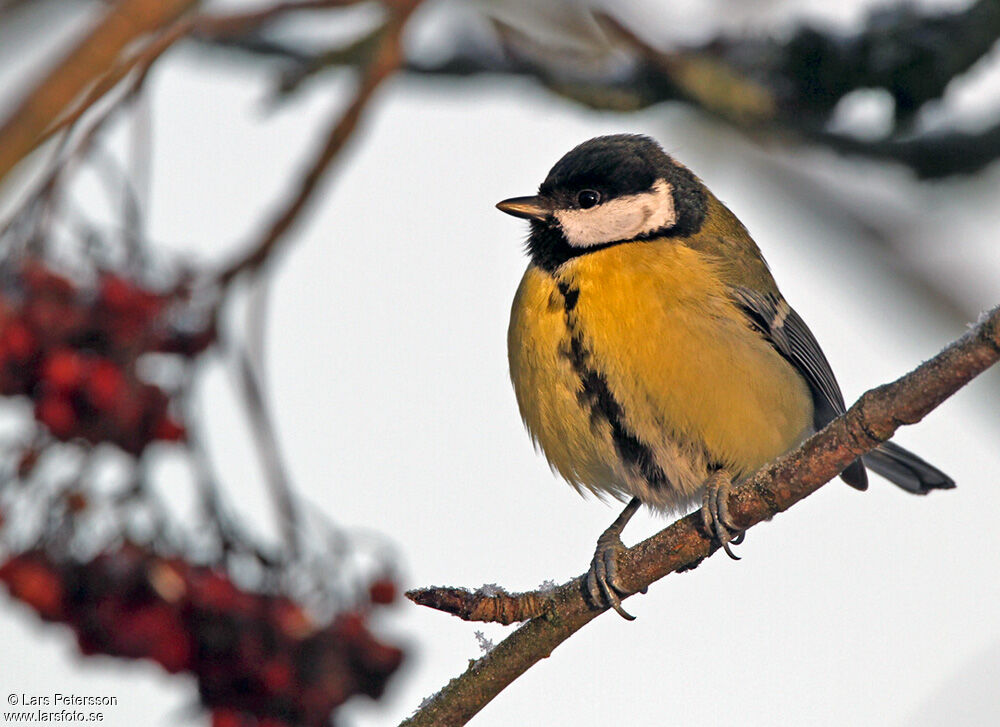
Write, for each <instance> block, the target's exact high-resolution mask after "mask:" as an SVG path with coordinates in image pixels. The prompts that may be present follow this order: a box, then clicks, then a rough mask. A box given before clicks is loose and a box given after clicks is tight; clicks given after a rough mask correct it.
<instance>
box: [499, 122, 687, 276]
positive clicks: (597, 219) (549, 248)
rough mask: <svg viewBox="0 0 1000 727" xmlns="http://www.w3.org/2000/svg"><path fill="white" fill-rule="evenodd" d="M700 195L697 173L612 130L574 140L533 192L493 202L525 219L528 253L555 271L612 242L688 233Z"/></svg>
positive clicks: (650, 144) (644, 141)
mask: <svg viewBox="0 0 1000 727" xmlns="http://www.w3.org/2000/svg"><path fill="white" fill-rule="evenodd" d="M706 202H707V195H706V191H705V188H704V186H703V185H702V184H701V182H700V181H699V180H698V178H697V177H695V176H694V175H693V174H692V173H691V172H690V171H689V170H688V169H687V167H685V166H683V165H681V164H678V163H677V162H675V161H674V160H673V159H672V158H671V157H670V156H669V155H668V154H667V153H666V152H664V151H663V149H662V148H661V147H660V145H659V144H657V143H656V142H655V141H653V140H652V139H650V138H649V137H646V136H639V135H635V134H616V135H614V136H600V137H597V138H596V139H591V140H590V141H585V142H584V143H582V144H580V145H579V146H577V147H576V148H575V149H573V150H571V151H570V152H569V153H567V154H566V155H565V156H564V157H563V158H562V159H560V160H559V161H558V162H556V165H555V166H554V167H552V170H551V171H550V172H549V174H548V176H547V177H546V178H545V181H544V182H542V184H541V186H540V187H539V188H538V194H537V195H535V196H532V197H513V198H511V199H505V200H504V201H503V202H500V203H499V204H497V208H498V209H500V210H501V211H503V212H506V213H507V214H510V215H514V216H515V217H522V218H524V219H527V220H530V221H531V236H530V238H529V239H528V250H529V252H530V254H531V256H532V259H533V260H534V262H535V263H536V264H537V265H539V266H540V267H542V268H545V269H547V270H554V269H555V268H557V267H559V266H560V265H562V264H563V263H564V262H566V261H567V260H569V259H571V258H574V257H577V256H579V255H584V254H587V253H590V252H594V251H595V250H600V249H603V248H606V247H610V246H611V245H617V244H620V243H626V242H639V241H648V240H653V239H657V238H663V237H679V236H680V237H683V236H687V235H691V234H694V233H695V232H697V231H698V229H699V228H700V227H701V224H702V221H703V220H704V217H705V208H706Z"/></svg>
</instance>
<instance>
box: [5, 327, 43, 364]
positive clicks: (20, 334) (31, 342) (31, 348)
mask: <svg viewBox="0 0 1000 727" xmlns="http://www.w3.org/2000/svg"><path fill="white" fill-rule="evenodd" d="M3 339H4V344H5V347H6V349H7V352H8V353H9V354H10V356H11V357H12V358H13V359H14V360H15V361H27V360H28V359H29V358H31V357H32V356H33V355H34V353H35V350H36V349H37V347H38V342H37V341H36V340H35V336H34V334H32V332H31V330H30V329H29V328H28V327H27V326H26V325H24V323H23V322H22V321H11V322H10V323H9V324H8V325H7V328H6V330H4V332H3Z"/></svg>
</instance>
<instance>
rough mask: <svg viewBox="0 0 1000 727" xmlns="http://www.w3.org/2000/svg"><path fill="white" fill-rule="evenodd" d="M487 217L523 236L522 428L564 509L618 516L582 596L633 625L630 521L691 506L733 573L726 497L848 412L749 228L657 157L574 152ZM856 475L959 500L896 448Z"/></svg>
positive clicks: (640, 140)
mask: <svg viewBox="0 0 1000 727" xmlns="http://www.w3.org/2000/svg"><path fill="white" fill-rule="evenodd" d="M497 207H498V208H499V209H500V210H502V211H503V212H506V213H508V214H511V215H514V216H515V217H521V218H524V219H527V220H529V221H530V223H531V233H530V236H529V237H528V241H527V251H528V254H529V256H530V258H531V260H530V263H529V264H528V269H527V271H526V272H525V273H524V277H523V278H522V280H521V284H520V286H519V287H518V290H517V294H516V295H515V297H514V303H513V307H512V310H511V317H510V327H509V330H508V334H507V345H508V355H509V363H510V376H511V380H512V381H513V384H514V391H515V394H516V396H517V403H518V406H519V408H520V411H521V416H522V418H523V419H524V423H525V425H526V426H527V429H528V431H529V433H530V434H531V437H532V439H533V440H534V442H535V443H536V445H537V446H540V447H541V449H542V450H543V451H544V453H545V456H546V457H547V458H548V461H549V463H550V464H551V466H552V467H553V468H554V469H555V470H557V471H558V472H559V473H560V474H561V475H562V476H563V477H564V478H565V479H566V480H567V481H568V482H569V483H570V484H571V485H573V487H575V488H576V489H577V491H582V490H584V489H586V490H590V491H591V492H594V493H597V494H599V495H600V494H602V493H608V494H611V495H612V496H614V497H616V498H617V499H619V500H626V499H629V498H630V499H629V503H628V505H627V506H626V508H625V509H624V510H623V511H622V513H621V515H620V516H619V517H618V519H617V520H615V522H614V523H612V525H611V526H610V527H609V528H608V529H607V530H606V531H605V532H604V534H603V535H601V537H600V538H599V539H598V543H597V548H596V551H595V553H594V558H593V560H592V562H591V566H590V570H589V573H588V577H587V585H586V590H587V593H588V594H589V596H590V598H591V600H592V601H593V602H594V603H595V605H596V606H597V607H601V608H603V607H608V606H610V607H612V608H614V609H615V610H616V611H618V613H619V614H621V615H622V616H624V617H625V618H631V616H629V615H628V614H627V613H626V612H625V611H624V609H622V607H621V599H620V595H624V594H625V591H624V590H623V589H622V587H621V585H620V583H619V582H618V579H617V574H616V564H617V559H618V555H619V553H620V552H621V551H622V550H623V549H624V546H623V544H622V541H621V537H620V536H621V532H622V529H623V528H624V527H625V525H626V523H627V522H628V521H629V519H630V518H631V517H632V515H634V514H635V512H636V511H637V510H638V508H639V507H640V505H642V504H645V505H647V506H649V507H651V508H653V509H656V510H660V511H667V512H669V511H674V512H678V511H682V510H685V509H688V508H689V507H690V506H691V505H692V504H694V503H696V502H697V501H699V500H700V501H701V506H702V507H701V510H702V517H703V520H704V523H705V526H706V529H707V531H708V532H709V533H711V534H713V537H715V538H717V539H718V541H719V542H720V543H721V545H722V546H723V547H724V548H725V549H726V552H727V553H729V554H730V556H732V557H735V556H733V554H732V551H731V549H730V546H729V543H730V542H739V539H740V538H741V537H742V533H738V530H737V528H736V527H735V526H734V524H733V522H732V519H731V518H730V515H729V512H728V509H727V506H726V503H727V501H728V494H729V490H730V488H731V486H732V484H733V483H734V482H739V481H740V480H742V479H744V478H746V477H747V476H748V475H750V474H751V473H753V472H754V471H755V470H757V469H758V468H759V467H761V466H762V465H764V464H765V463H767V462H769V461H770V460H772V459H774V458H776V457H777V456H779V455H781V454H783V453H784V452H787V451H789V450H790V449H792V448H794V447H795V446H797V445H798V444H799V443H800V442H802V441H803V440H804V439H805V438H806V437H807V436H809V435H810V434H812V433H813V432H815V431H818V430H819V429H821V428H822V427H823V426H825V425H826V424H827V423H828V422H829V421H830V420H832V419H833V418H835V417H836V416H838V415H839V414H842V413H843V412H844V398H843V395H842V394H841V392H840V387H839V386H838V385H837V380H836V378H834V375H833V372H832V371H831V370H830V364H829V363H828V362H827V360H826V357H825V356H824V355H823V352H822V350H821V349H820V347H819V344H818V343H817V342H816V339H815V338H814V337H813V334H812V333H811V332H810V330H809V328H808V327H807V326H806V324H805V322H804V321H803V320H802V318H800V317H799V315H798V314H797V313H796V312H795V311H794V310H793V309H792V307H791V306H789V304H788V303H787V302H786V301H785V299H784V298H783V297H782V295H781V293H780V292H779V291H778V287H777V285H776V284H775V282H774V279H773V278H772V277H771V272H770V270H769V269H768V266H767V263H766V262H765V261H764V258H763V257H762V256H761V253H760V250H759V249H758V248H757V245H756V244H755V243H754V241H753V239H752V238H751V237H750V235H749V233H748V232H747V230H746V228H745V227H744V226H743V224H742V223H741V222H740V221H739V220H738V219H737V218H736V216H735V215H734V214H733V213H732V212H731V211H730V210H729V209H728V208H727V207H726V206H725V205H724V204H722V202H720V201H719V200H718V199H717V198H716V197H715V195H713V194H712V193H711V192H710V191H709V190H708V189H707V188H706V187H705V185H704V184H702V182H701V180H699V179H698V178H697V177H696V176H695V175H694V174H693V173H691V171H689V170H688V169H687V167H685V166H684V165H682V164H680V163H679V162H677V161H675V160H674V159H673V158H671V157H670V156H669V155H667V154H666V153H665V152H664V151H663V149H662V148H661V147H660V145H659V144H657V143H656V142H655V141H654V140H652V139H650V138H648V137H645V136H638V135H631V134H620V135H614V136H602V137H598V138H596V139H591V140H590V141H586V142H584V143H583V144H580V145H579V146H577V147H576V148H574V149H573V150H571V151H570V152H569V153H567V154H566V155H565V156H564V157H563V158H562V159H560V160H559V161H558V162H557V163H556V165H555V166H554V167H552V170H551V171H550V172H549V175H548V176H547V177H546V178H545V181H544V182H542V184H541V186H540V187H539V188H538V194H537V195H535V196H531V197H515V198H512V199H507V200H504V201H502V202H500V203H499V204H497ZM865 466H867V467H869V468H870V469H872V470H873V471H874V472H877V473H878V474H880V475H882V476H883V477H885V478H887V479H888V480H890V481H892V482H894V483H895V484H897V485H899V486H900V487H901V488H903V489H904V490H906V491H907V492H912V493H914V494H926V493H927V492H929V491H930V490H934V489H946V488H951V487H954V482H953V481H952V479H951V478H950V477H948V476H947V475H945V474H944V473H943V472H941V471H940V470H938V469H937V468H935V467H933V466H931V465H930V464H928V463H927V462H925V461H924V460H922V459H920V458H919V457H917V456H916V455H914V454H912V453H910V452H908V451H906V450H905V449H903V448H902V447H899V446H897V445H895V444H892V443H886V444H883V445H881V446H880V447H878V448H877V449H875V450H874V451H873V452H871V454H869V455H866V456H865V457H864V458H863V461H862V460H856V461H855V462H853V463H852V464H851V465H850V466H848V467H847V468H846V469H845V470H844V471H843V472H842V473H841V478H842V479H843V480H844V481H845V482H847V483H848V484H849V485H851V486H852V487H855V488H857V489H859V490H864V489H866V488H867V486H868V479H867V474H866V472H865Z"/></svg>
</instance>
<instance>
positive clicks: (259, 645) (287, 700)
mask: <svg viewBox="0 0 1000 727" xmlns="http://www.w3.org/2000/svg"><path fill="white" fill-rule="evenodd" d="M0 582H3V583H5V584H6V586H7V588H8V589H9V591H10V593H11V595H13V596H14V597H16V598H18V599H20V600H22V601H24V602H25V603H27V604H28V605H30V606H31V607H32V608H34V609H35V610H36V611H37V612H38V613H39V615H40V616H41V617H42V618H43V619H45V620H48V621H58V622H64V623H67V624H69V625H70V626H71V627H72V628H73V630H74V631H75V632H76V636H77V640H78V642H79V645H80V650H81V651H82V652H83V653H84V654H110V655H113V656H120V657H129V658H136V659H138V658H148V659H152V660H153V661H156V662H157V663H159V664H160V665H161V666H163V668H164V669H166V670H167V671H168V672H171V673H178V672H190V673H193V674H194V675H195V676H196V677H197V680H198V687H199V691H200V693H201V699H202V701H203V703H204V704H205V705H206V706H207V707H208V708H209V709H211V710H212V718H213V725H214V726H215V727H281V726H282V725H309V726H311V725H317V726H318V725H328V724H329V723H330V717H331V714H332V713H333V711H334V710H335V709H336V708H337V707H338V706H339V705H340V704H342V703H343V702H344V701H346V700H347V699H348V698H349V697H351V696H352V695H355V694H366V695H369V696H371V697H373V698H374V697H378V696H379V695H380V694H381V693H382V690H383V689H384V687H385V684H386V681H387V680H388V678H389V676H390V675H391V674H392V673H393V672H394V671H395V670H396V669H397V668H398V667H399V665H400V663H401V661H402V656H403V655H402V652H401V651H400V650H399V649H397V648H395V647H393V646H388V645H386V644H383V643H381V642H379V641H378V640H377V639H376V638H375V637H374V636H373V635H372V634H371V632H370V631H369V630H368V627H367V625H366V618H365V615H366V611H365V610H364V609H362V610H358V611H352V612H349V613H342V614H340V615H339V616H337V617H336V618H335V619H333V621H332V622H331V623H329V624H327V625H325V626H320V625H317V624H316V623H314V622H313V620H312V619H311V618H310V617H309V616H308V615H307V614H306V612H305V611H303V609H302V608H301V607H300V606H298V605H297V604H296V603H294V602H293V601H291V600H290V599H288V598H286V597H283V596H274V595H264V594H257V593H250V592H247V591H244V590H241V589H240V588H238V587H237V586H235V585H234V584H233V583H232V581H230V580H229V579H228V578H226V576H224V575H223V574H221V573H220V572H218V571H216V570H213V569H211V568H207V567H204V566H194V565H191V564H189V563H187V562H185V561H183V560H180V559H176V558H164V557H161V556H158V555H156V554H154V553H152V552H150V551H149V550H147V549H145V548H142V547H141V546H138V545H135V544H130V543H126V544H125V545H123V546H120V547H119V548H117V549H115V550H113V551H109V552H106V553H103V554H101V555H99V556H97V557H96V558H94V559H93V560H91V561H89V562H86V563H77V562H72V561H67V562H55V561H53V560H52V559H51V558H50V556H48V555H47V554H46V553H45V552H44V551H40V550H35V551H29V552H26V553H23V554H21V555H18V556H15V557H13V558H11V559H10V560H8V561H7V562H6V563H4V564H3V565H2V566H0ZM370 596H371V603H372V604H378V603H385V602H387V601H388V600H391V599H392V598H393V596H394V587H393V585H392V583H391V582H389V581H385V580H383V581H376V582H375V583H374V584H372V587H371V588H370Z"/></svg>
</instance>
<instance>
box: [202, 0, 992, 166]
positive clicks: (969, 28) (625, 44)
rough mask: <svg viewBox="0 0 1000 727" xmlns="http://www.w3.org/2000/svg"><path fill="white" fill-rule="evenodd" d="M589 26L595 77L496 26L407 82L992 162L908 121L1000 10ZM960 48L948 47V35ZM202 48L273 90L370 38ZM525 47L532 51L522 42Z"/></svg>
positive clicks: (948, 162) (978, 51)
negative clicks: (870, 135) (849, 125)
mask: <svg viewBox="0 0 1000 727" xmlns="http://www.w3.org/2000/svg"><path fill="white" fill-rule="evenodd" d="M596 19H597V20H598V21H599V23H600V24H601V26H603V28H604V29H605V30H606V32H607V34H608V36H609V37H610V38H611V39H613V40H614V41H616V43H617V50H618V51H619V52H621V53H623V54H624V55H625V57H626V59H627V60H626V61H625V62H620V59H619V62H617V63H616V62H615V61H614V60H613V59H611V58H610V57H609V59H608V63H607V64H605V66H604V67H603V68H597V69H596V70H595V69H594V67H593V66H591V65H587V64H584V65H582V66H580V67H577V66H576V65H574V64H573V63H572V62H569V61H568V60H567V59H566V58H562V57H560V56H559V55H558V54H557V53H556V52H553V51H551V50H549V49H546V48H537V47H536V48H530V49H528V48H526V47H525V39H524V38H523V37H519V36H517V35H516V33H514V32H511V31H510V30H509V29H507V28H505V27H504V26H502V25H501V24H499V23H496V24H494V27H495V28H496V30H497V33H496V41H497V42H499V44H500V46H501V47H500V50H499V52H498V49H497V48H496V47H494V46H493V45H490V44H488V43H487V42H485V41H484V40H483V39H482V38H480V37H478V36H477V37H472V36H471V35H470V37H458V38H453V39H452V44H453V49H454V50H453V51H452V53H451V54H450V55H449V56H448V57H445V58H444V59H442V60H438V61H434V62H431V63H427V62H423V61H421V60H420V59H418V58H409V59H406V61H405V62H404V64H403V69H404V70H406V71H407V72H409V73H412V74H419V75H424V76H437V77H449V78H468V77H472V76H477V75H480V74H486V73H488V74H500V75H508V76H524V77H529V78H532V79H534V80H536V81H537V82H539V83H540V84H542V85H543V86H545V87H546V88H547V89H548V90H550V91H551V92H553V93H555V94H557V95H559V96H562V97H563V98H566V99H568V100H571V101H574V102H576V103H579V104H582V105H585V106H588V107H591V108H596V109H611V110H617V111H630V110H637V109H642V108H646V107H649V106H652V105H654V104H658V103H662V102H682V103H687V104H690V105H692V106H694V107H696V108H699V109H701V110H703V111H706V112H708V113H710V114H712V115H714V116H717V117H719V118H721V119H724V120H725V121H727V122H728V123H730V124H732V125H734V126H735V127H737V128H739V129H741V130H743V131H744V132H747V133H751V134H754V135H760V134H762V133H763V134H778V135H784V136H788V135H792V136H793V137H797V138H799V139H801V140H804V141H808V142H811V143H814V144H818V145H821V146H826V147H829V148H831V149H834V150H837V151H840V152H843V153H850V154H855V155H861V156H868V157H872V158H875V159H880V160H892V161H895V162H898V163H900V164H903V165H905V166H907V167H909V168H911V169H913V170H914V171H915V172H916V173H917V174H918V175H919V176H921V177H941V176H948V175H951V174H959V173H971V172H974V171H978V170H979V169H981V168H982V167H983V166H985V165H986V164H988V163H989V162H990V161H992V160H993V159H995V158H997V157H998V156H1000V132H998V131H997V129H995V128H994V129H990V130H988V131H986V132H983V133H981V134H964V133H961V132H957V131H948V132H931V133H917V134H913V133H912V132H913V130H912V128H911V127H912V121H913V119H914V117H915V115H916V112H917V111H919V110H920V108H922V106H923V105H924V104H926V103H927V102H929V101H933V100H936V99H938V98H940V97H941V95H942V93H943V92H944V90H945V88H946V87H947V85H948V84H949V83H950V82H951V81H952V80H954V79H955V78H957V77H958V76H960V75H961V74H963V73H965V72H966V71H968V70H969V69H970V68H971V67H972V66H973V65H974V64H975V63H977V62H978V61H980V60H981V59H982V58H983V57H984V56H985V55H986V54H987V53H988V51H989V50H990V49H991V48H992V47H993V46H994V44H995V43H996V40H997V39H998V38H1000V3H998V2H996V0H977V2H974V3H973V4H971V5H970V6H968V7H967V8H964V9H962V10H958V11H954V12H942V13H938V14H933V15H927V14H923V13H921V12H919V11H917V10H915V9H913V8H911V7H910V6H908V5H900V6H898V7H893V8H889V9H883V10H880V11H878V12H876V13H873V14H872V15H870V16H869V17H868V19H867V22H866V23H865V26H864V28H863V29H862V30H861V31H860V32H857V33H854V34H840V33H837V32H821V31H819V30H817V29H814V28H809V27H804V28H801V29H799V30H798V31H796V32H794V33H793V34H791V35H790V36H789V37H788V38H786V39H781V40H774V39H766V38H752V37H748V38H728V37H719V38H716V39H714V40H711V41H709V42H707V43H705V44H704V45H701V46H696V47H695V46H690V47H681V48H677V49H672V50H669V51H662V50H659V49H657V48H656V47H654V46H653V45H652V44H650V43H649V42H648V41H646V40H644V39H643V38H641V37H640V36H639V35H638V34H637V33H635V32H634V31H632V30H630V29H629V28H627V27H626V26H624V25H623V24H622V23H620V22H618V21H617V20H616V19H614V18H612V17H610V16H608V15H603V14H601V15H597V16H596ZM959 38H960V39H961V42H956V39H959ZM200 40H202V41H204V42H208V43H211V44H213V45H218V46H222V47H225V48H228V49H236V50H238V51H241V52H243V53H246V54H249V55H251V56H261V57H271V58H277V59H281V60H283V61H284V62H285V64H286V69H285V73H284V78H283V80H282V82H281V84H280V88H279V91H280V92H281V93H289V92H292V91H294V90H295V89H296V88H297V87H298V86H299V85H300V84H301V83H302V81H303V80H305V79H306V78H308V77H310V76H312V75H314V74H317V73H319V72H322V71H323V70H325V69H329V68H340V67H344V66H348V67H350V66H354V65H357V64H358V63H359V62H360V59H363V58H364V57H365V54H364V53H363V52H359V51H363V49H364V42H365V39H362V40H361V41H359V42H358V43H356V44H352V45H349V46H347V47H338V48H334V49H331V50H327V51H320V52H310V51H304V50H302V49H300V48H299V47H297V46H296V45H294V44H292V43H288V42H281V41H277V40H273V39H271V38H268V37H267V36H266V35H264V34H261V33H257V32H254V33H248V34H245V35H238V34H233V35H228V36H226V37H224V38H222V37H215V38H211V37H205V36H201V37H200ZM529 42H530V41H529ZM869 88H881V89H884V90H885V91H886V92H887V93H888V94H889V95H890V96H891V97H892V99H893V101H894V104H895V118H894V120H893V126H892V129H891V131H890V132H889V134H888V135H887V136H886V137H885V138H883V139H877V140H870V141H869V140H862V139H856V138H854V137H851V136H846V135H842V134H837V133H832V132H830V131H828V130H827V125H828V123H829V122H830V120H831V117H832V115H833V112H834V109H835V108H836V106H837V104H838V103H839V102H840V100H841V99H842V98H843V97H844V96H845V95H847V94H848V93H850V92H852V91H854V90H857V89H869Z"/></svg>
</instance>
